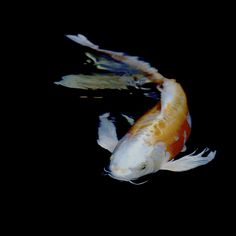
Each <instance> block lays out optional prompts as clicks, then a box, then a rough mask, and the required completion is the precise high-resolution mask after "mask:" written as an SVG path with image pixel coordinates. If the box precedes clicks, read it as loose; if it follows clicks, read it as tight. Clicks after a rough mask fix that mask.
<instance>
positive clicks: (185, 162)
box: [161, 148, 216, 171]
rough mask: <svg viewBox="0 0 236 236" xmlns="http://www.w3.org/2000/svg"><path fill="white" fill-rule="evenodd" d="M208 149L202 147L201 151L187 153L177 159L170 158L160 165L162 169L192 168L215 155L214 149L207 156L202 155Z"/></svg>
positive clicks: (182, 169)
mask: <svg viewBox="0 0 236 236" xmlns="http://www.w3.org/2000/svg"><path fill="white" fill-rule="evenodd" d="M207 151H208V148H206V149H204V150H203V151H202V152H201V153H199V154H196V155H193V154H194V153H195V152H194V153H192V154H189V155H187V156H184V157H182V158H180V159H178V160H172V161H169V162H166V163H163V164H162V166H161V169H162V170H170V171H186V170H190V169H193V168H196V167H198V166H201V165H205V164H207V163H208V162H210V161H212V160H213V159H214V157H215V155H216V151H214V152H210V153H209V154H208V155H207V156H203V154H205V153H206V152H207Z"/></svg>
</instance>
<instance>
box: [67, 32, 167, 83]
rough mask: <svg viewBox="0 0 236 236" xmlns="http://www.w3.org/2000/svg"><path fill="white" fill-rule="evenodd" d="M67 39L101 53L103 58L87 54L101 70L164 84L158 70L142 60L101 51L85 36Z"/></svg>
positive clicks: (79, 35) (119, 53)
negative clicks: (139, 76)
mask: <svg viewBox="0 0 236 236" xmlns="http://www.w3.org/2000/svg"><path fill="white" fill-rule="evenodd" d="M67 37H68V38H69V39H71V40H73V41H75V42H77V43H79V44H81V45H83V46H86V47H89V48H91V49H93V50H95V51H96V52H100V53H102V54H103V55H102V56H101V57H94V56H92V57H91V54H87V56H89V57H90V59H92V60H93V61H94V62H95V63H96V64H97V67H98V68H99V67H100V68H101V69H106V70H109V71H113V72H117V71H119V72H124V73H129V74H133V73H135V74H136V73H137V71H138V74H142V75H144V76H147V77H148V79H150V80H151V81H152V82H158V81H160V82H162V81H163V78H164V77H163V76H162V75H161V74H159V73H158V71H157V69H155V68H154V67H151V66H150V64H149V63H147V62H144V61H142V60H140V59H139V58H138V57H135V56H128V55H125V54H124V53H123V52H114V51H110V50H104V49H100V48H99V46H97V45H95V44H94V43H92V42H90V41H89V40H88V39H87V38H86V37H85V36H83V35H81V34H78V35H67Z"/></svg>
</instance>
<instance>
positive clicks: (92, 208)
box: [22, 15, 232, 228]
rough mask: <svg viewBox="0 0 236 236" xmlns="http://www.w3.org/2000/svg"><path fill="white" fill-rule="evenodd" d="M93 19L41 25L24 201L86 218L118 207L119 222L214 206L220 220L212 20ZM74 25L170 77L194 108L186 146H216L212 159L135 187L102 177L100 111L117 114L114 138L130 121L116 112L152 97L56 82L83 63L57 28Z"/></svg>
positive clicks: (224, 175) (223, 184)
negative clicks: (89, 90) (99, 91)
mask: <svg viewBox="0 0 236 236" xmlns="http://www.w3.org/2000/svg"><path fill="white" fill-rule="evenodd" d="M95 18H96V17H95ZM60 19H61V18H60ZM96 19H97V20H98V21H99V23H100V22H101V21H102V22H104V21H105V20H107V19H106V17H103V18H102V19H101V18H100V15H99V16H98V15H97V18H96ZM94 20H95V19H94ZM94 20H93V21H89V20H88V21H86V22H85V20H82V18H78V20H77V21H75V18H73V19H67V21H64V20H63V19H61V20H60V21H57V20H56V19H54V20H53V19H52V20H51V21H49V22H45V23H44V24H43V27H38V29H39V35H38V37H39V38H38V39H39V40H38V41H37V42H38V43H39V44H40V46H37V44H38V43H35V45H34V47H33V48H34V50H33V51H32V53H33V54H36V55H39V57H40V59H37V60H36V61H35V62H34V61H32V62H33V64H34V66H35V68H36V69H35V70H34V74H33V76H32V83H29V84H28V86H29V92H30V94H31V95H32V97H36V100H35V101H34V105H32V107H31V109H29V110H30V112H29V113H30V114H29V116H28V117H27V119H28V120H29V122H30V126H31V128H30V132H27V135H28V139H29V143H28V144H27V145H28V146H30V147H31V149H30V148H29V151H27V154H29V156H30V158H27V160H26V161H25V166H26V167H25V168H26V169H27V172H26V173H27V174H25V181H23V183H22V186H26V187H25V188H26V189H27V191H29V192H30V194H29V195H28V199H29V201H33V202H34V201H35V202H34V204H36V203H37V204H36V205H38V206H39V208H41V207H42V209H45V211H46V212H48V211H49V210H50V211H51V212H54V214H55V213H58V214H59V215H60V212H61V211H63V210H64V211H66V212H67V209H70V210H72V211H75V212H74V213H75V214H76V213H78V214H79V212H81V211H82V212H85V213H87V214H88V215H89V214H90V215H91V216H84V217H85V218H86V219H88V220H89V219H90V217H95V218H96V219H97V220H98V219H99V217H100V216H102V215H106V216H107V218H109V217H110V216H114V215H116V213H117V212H119V213H123V218H121V221H123V222H127V221H128V220H129V219H130V218H129V216H132V217H135V215H136V216H137V217H140V218H143V217H149V216H150V215H151V214H153V213H154V216H155V215H156V217H159V218H158V219H162V222H170V221H171V220H173V219H175V221H176V220H178V219H179V215H180V213H181V214H182V218H181V219H184V220H187V219H188V220H189V223H190V222H191V219H189V216H190V217H193V216H194V215H195V214H196V215H197V214H200V215H201V217H202V218H201V221H205V220H207V218H208V217H211V216H212V215H214V214H215V217H216V218H217V216H218V213H217V211H218V210H225V209H226V208H227V207H226V205H227V204H226V201H225V200H222V198H220V197H219V195H221V194H222V193H223V194H224V195H225V196H230V195H231V189H230V188H228V184H229V181H230V180H231V177H230V175H229V173H228V171H227V168H228V165H229V162H230V161H229V159H227V158H231V159H232V157H227V156H225V153H224V151H225V149H226V148H225V143H226V140H225V139H224V138H222V136H223V131H224V126H222V125H221V123H220V122H221V121H222V120H223V119H224V117H223V116H224V115H223V114H222V112H220V110H221V109H222V108H223V107H224V104H223V103H224V102H223V101H222V97H221V96H222V86H221V83H222V74H221V73H220V72H219V71H218V69H217V68H219V65H220V64H221V61H219V60H222V59H219V57H218V56H219V50H216V46H215V44H214V43H212V42H213V41H214V40H215V38H216V36H217V30H216V26H215V25H211V24H210V22H208V24H207V22H204V23H203V22H202V23H201V22H198V21H194V20H193V22H192V23H191V24H190V25H189V24H187V23H186V22H185V21H179V22H177V21H176V22H175V20H174V19H173V20H172V21H171V22H168V23H167V22H164V21H158V22H157V21H156V18H155V17H154V16H153V17H152V18H151V19H150V21H149V20H148V19H146V21H144V22H143V21H142V20H140V19H139V20H138V19H133V18H132V19H130V18H129V17H125V18H123V19H122V20H121V19H116V20H115V21H114V25H113V26H106V25H105V26H104V24H101V23H100V24H99V23H97V24H96V21H94ZM142 24H144V25H145V26H141V25H142ZM101 25H103V26H101ZM36 28H37V27H36ZM36 31H37V30H36ZM77 33H81V34H84V35H85V36H87V37H88V39H90V40H91V41H92V42H94V43H97V44H98V45H101V47H103V48H105V49H111V50H115V51H123V52H127V53H129V54H130V55H137V56H140V57H141V58H143V59H144V60H146V61H147V62H150V63H151V64H152V65H153V66H154V67H156V68H158V69H159V71H160V73H162V74H163V75H164V76H166V77H168V78H175V79H176V80H177V81H178V82H179V83H180V84H181V85H182V86H183V88H184V90H185V91H186V94H187V97H188V103H189V110H190V113H191V115H192V123H193V128H192V133H191V135H190V138H189V140H188V142H187V148H188V150H189V152H191V151H193V150H195V149H196V148H199V150H201V149H203V148H205V147H208V148H210V149H211V150H217V155H216V157H215V159H214V160H213V161H212V162H210V163H209V164H207V165H205V166H202V167H198V168H196V169H194V170H191V171H187V172H181V173H174V172H168V171H159V172H157V173H155V174H153V175H151V176H149V177H148V179H149V181H148V182H147V183H146V184H144V185H140V186H135V185H131V184H130V183H125V182H120V181H117V180H114V179H111V178H110V177H108V176H105V175H104V172H103V168H104V167H105V166H106V165H107V164H108V161H109V156H110V154H109V152H107V151H106V150H103V149H102V148H100V147H99V146H98V145H97V143H96V139H97V128H98V116H99V115H100V114H102V113H104V112H110V111H111V112H112V113H113V114H114V116H116V117H118V118H117V119H118V122H117V125H118V134H119V136H120V137H121V136H122V135H124V134H125V133H126V132H127V130H128V128H129V127H128V125H127V124H126V123H125V122H124V121H123V120H122V119H121V118H119V114H120V112H126V113H127V114H131V115H134V116H136V117H138V116H140V115H142V114H143V113H144V112H145V111H146V110H147V109H148V108H151V107H152V106H153V105H154V101H153V100H152V99H148V98H144V97H143V96H141V95H140V94H136V95H134V96H129V95H127V94H126V93H118V92H109V91H107V92H106V93H105V94H102V95H104V98H103V99H93V98H92V95H93V94H92V93H88V95H89V96H90V98H89V99H81V98H80V96H81V95H87V93H86V92H83V91H79V90H76V89H70V88H64V87H61V86H57V85H55V84H54V82H55V81H59V80H60V79H61V77H62V76H64V75H68V74H73V73H79V72H81V71H82V72H86V70H87V69H85V68H84V66H83V62H84V59H85V56H84V48H82V47H81V46H80V45H77V44H76V43H74V42H72V41H70V40H69V39H67V38H66V37H65V36H64V35H65V34H77ZM35 35H37V34H35ZM31 44H33V43H32V42H31ZM41 58H42V59H41ZM36 81H37V82H36ZM35 82H36V83H35ZM96 95H97V94H96ZM35 118H36V119H35ZM226 159H227V160H226ZM32 199H35V200H32ZM83 207H85V208H86V210H82V208H83ZM139 214H140V215H139ZM107 218H106V219H107ZM152 219H153V220H154V218H152ZM163 219H164V220H163ZM190 225H192V226H193V225H194V224H193V223H190ZM116 227H117V226H116ZM104 228H106V226H104Z"/></svg>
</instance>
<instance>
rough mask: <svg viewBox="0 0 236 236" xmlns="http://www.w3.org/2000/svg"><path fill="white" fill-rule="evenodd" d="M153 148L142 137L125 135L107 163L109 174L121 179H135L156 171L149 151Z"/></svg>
mask: <svg viewBox="0 0 236 236" xmlns="http://www.w3.org/2000/svg"><path fill="white" fill-rule="evenodd" d="M152 151H153V148H152V147H150V146H148V145H146V144H145V143H144V142H143V140H142V139H132V138H130V137H127V136H126V137H125V138H124V139H123V140H121V142H120V143H119V144H118V146H117V148H116V149H115V150H114V152H113V154H112V156H111V161H110V165H109V173H110V176H111V177H112V178H114V179H118V180H122V181H131V180H136V179H138V178H140V177H142V176H144V175H147V174H150V173H153V172H156V171H157V168H156V167H157V166H156V165H155V162H154V160H153V158H151V153H152Z"/></svg>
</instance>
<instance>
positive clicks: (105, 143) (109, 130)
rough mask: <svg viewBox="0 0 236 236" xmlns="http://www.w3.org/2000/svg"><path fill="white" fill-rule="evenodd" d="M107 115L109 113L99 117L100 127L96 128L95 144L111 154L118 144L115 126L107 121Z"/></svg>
mask: <svg viewBox="0 0 236 236" xmlns="http://www.w3.org/2000/svg"><path fill="white" fill-rule="evenodd" d="M109 115H110V114H109V113H105V114H103V115H101V116H99V119H100V126H99V128H98V140H97V143H98V144H99V145H100V146H101V147H103V148H105V149H107V150H108V151H110V152H113V150H114V149H115V147H116V145H117V143H118V138H117V134H116V127H115V125H114V124H113V123H112V121H111V120H109V119H108V117H109Z"/></svg>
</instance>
